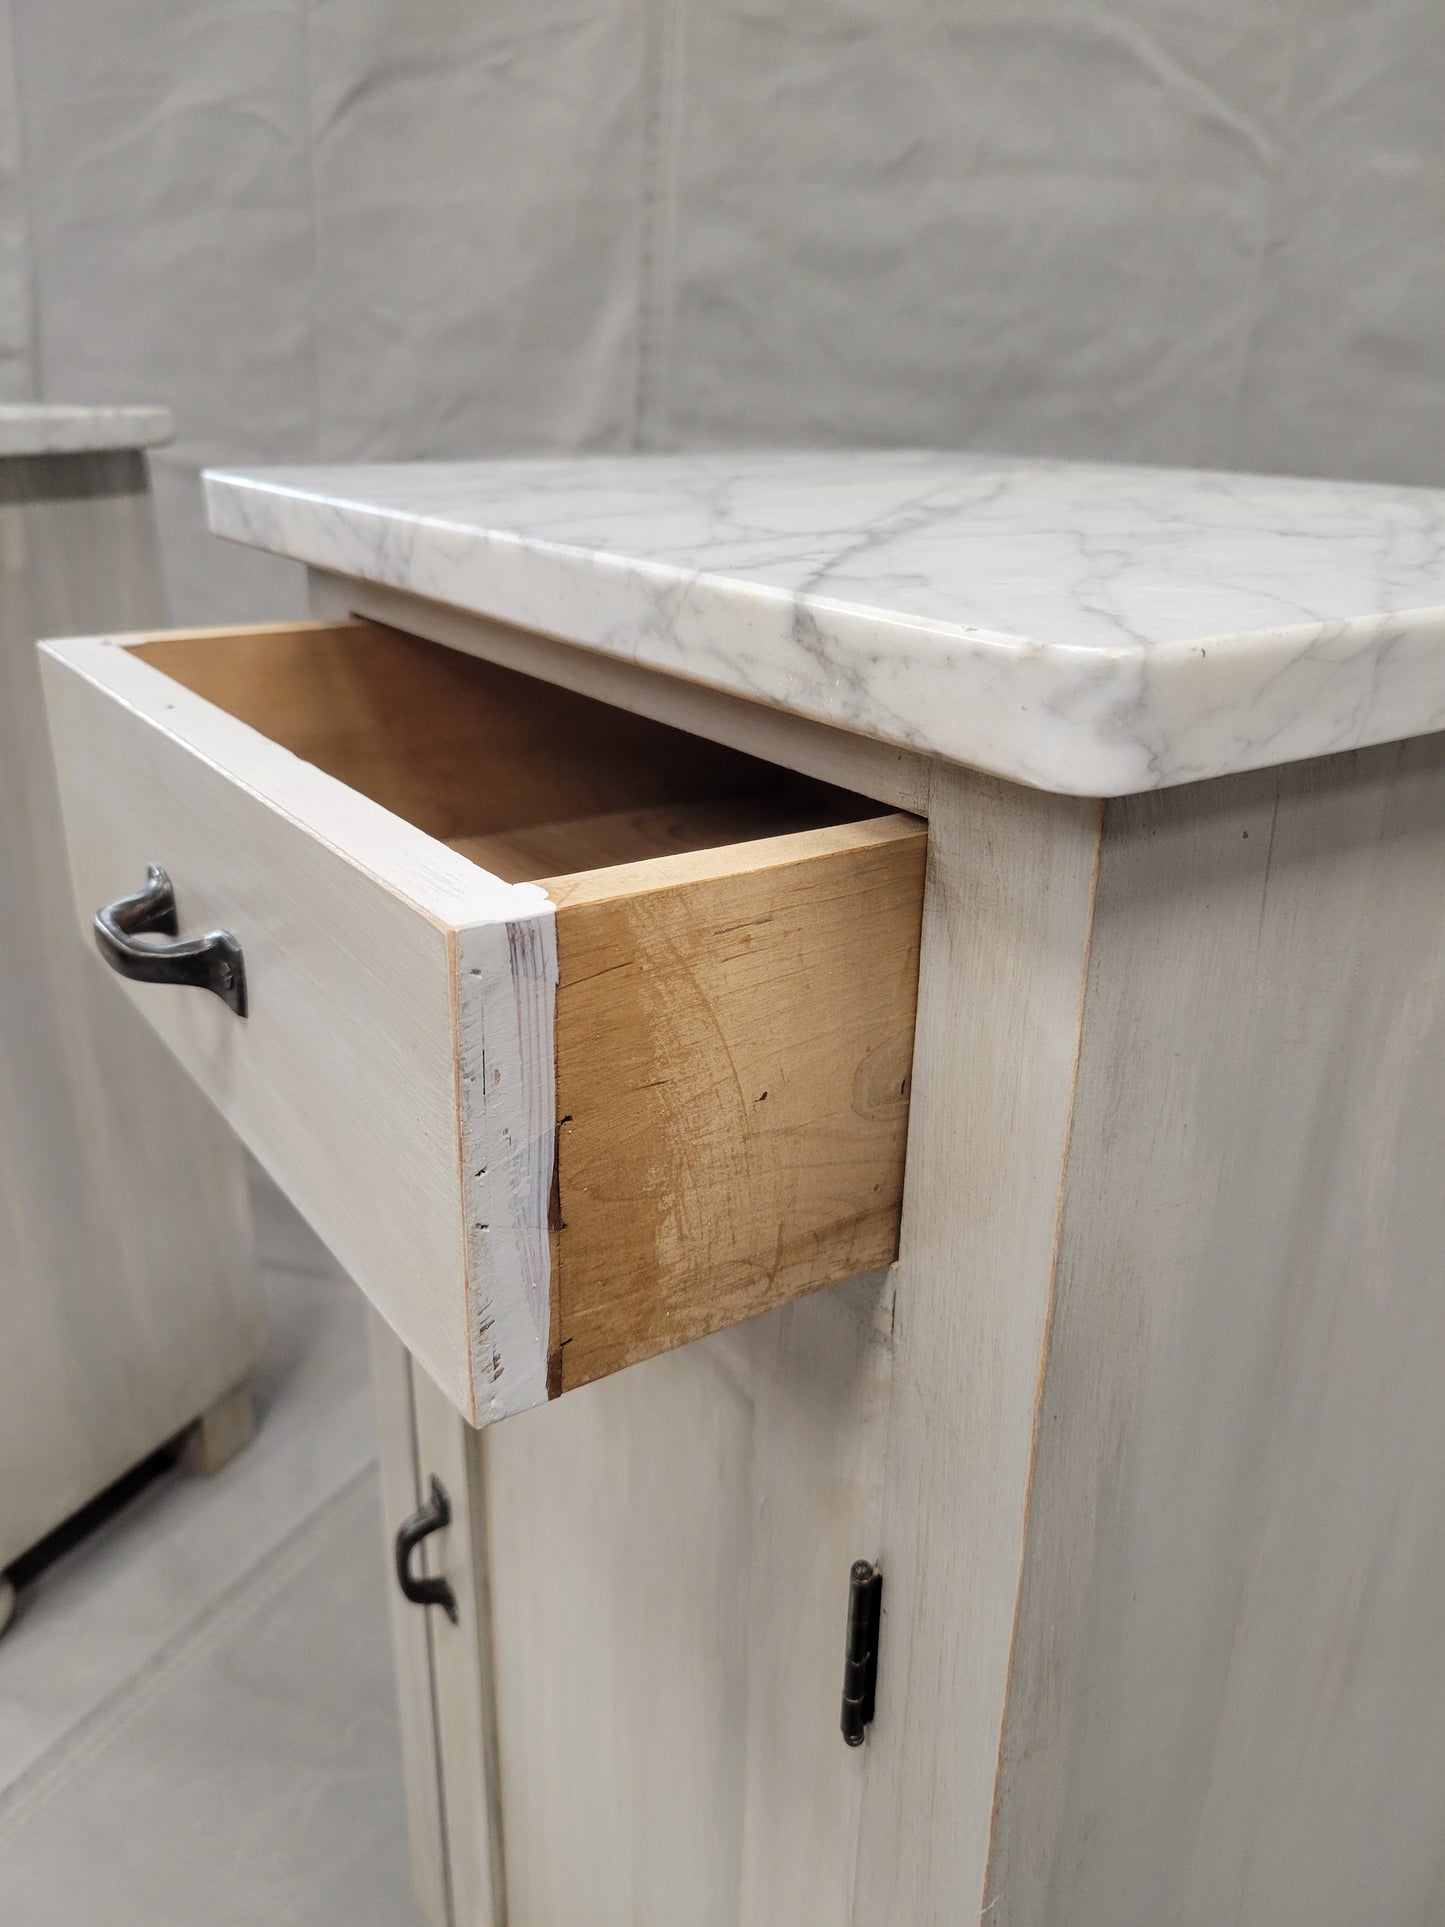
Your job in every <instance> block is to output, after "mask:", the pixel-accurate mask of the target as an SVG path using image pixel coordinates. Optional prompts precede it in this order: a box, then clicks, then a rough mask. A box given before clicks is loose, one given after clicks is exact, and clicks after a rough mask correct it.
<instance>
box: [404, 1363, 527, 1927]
mask: <svg viewBox="0 0 1445 1927" xmlns="http://www.w3.org/2000/svg"><path fill="white" fill-rule="evenodd" d="M412 1392H413V1400H414V1405H415V1412H416V1441H417V1463H418V1465H419V1467H420V1468H421V1473H422V1479H423V1482H424V1483H425V1484H426V1485H428V1486H429V1484H430V1480H431V1478H432V1477H433V1475H434V1476H435V1477H437V1478H439V1479H440V1480H441V1482H442V1485H443V1487H444V1488H445V1490H446V1493H447V1497H448V1499H449V1500H450V1503H451V1509H452V1517H451V1523H450V1525H448V1526H446V1527H444V1528H443V1529H442V1530H441V1531H440V1532H437V1533H435V1534H433V1536H432V1537H431V1539H430V1540H429V1541H428V1542H427V1559H428V1562H429V1563H428V1570H430V1571H434V1572H441V1573H445V1574H446V1577H447V1578H448V1580H450V1582H451V1586H452V1591H453V1592H454V1594H455V1595H456V1603H457V1619H456V1623H455V1625H454V1624H453V1623H452V1622H451V1621H450V1620H449V1619H448V1618H447V1617H446V1615H445V1614H444V1613H442V1612H438V1611H435V1610H433V1609H432V1608H430V1607H428V1608H426V1615H427V1617H428V1619H429V1620H430V1621H431V1626H430V1629H429V1635H430V1639H431V1648H432V1664H433V1668H434V1694H435V1705H436V1735H437V1756H438V1760H439V1762H440V1769H441V1794H442V1810H443V1816H444V1821H445V1827H446V1841H447V1884H448V1888H449V1892H450V1896H451V1905H452V1915H453V1918H454V1920H455V1922H456V1924H457V1927H504V1923H505V1922H507V1921H509V1920H510V1921H512V1922H513V1923H515V1922H516V1919H517V1916H516V1914H515V1913H513V1912H512V1911H510V1910H509V1908H508V1905H507V1894H506V1839H505V1834H504V1830H503V1826H502V1818H501V1786H500V1769H499V1766H498V1758H497V1718H496V1697H495V1692H494V1687H493V1668H494V1642H493V1634H492V1595H491V1567H490V1562H489V1559H488V1554H487V1537H486V1512H485V1507H484V1506H483V1505H480V1504H479V1503H478V1501H479V1498H480V1496H481V1494H482V1490H483V1483H482V1475H481V1454H482V1450H483V1446H484V1442H485V1439H486V1437H487V1434H485V1433H481V1432H476V1431H474V1430H473V1429H472V1428H471V1427H470V1426H469V1425H467V1424H466V1423H465V1422H464V1421H463V1420H462V1419H461V1418H460V1417H459V1415H458V1414H457V1412H456V1411H455V1410H454V1409H453V1407H452V1406H451V1405H450V1404H449V1403H448V1401H447V1400H446V1399H445V1398H443V1397H442V1395H441V1393H440V1392H439V1391H438V1390H437V1389H436V1387H435V1386H434V1385H433V1384H431V1383H430V1381H429V1380H428V1379H427V1378H426V1376H425V1374H424V1373H421V1372H414V1373H413V1383H412ZM420 1610H421V1609H420V1608H418V1607H416V1606H413V1607H412V1608H411V1611H413V1612H417V1611H420Z"/></svg>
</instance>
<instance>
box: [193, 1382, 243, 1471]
mask: <svg viewBox="0 0 1445 1927" xmlns="http://www.w3.org/2000/svg"><path fill="white" fill-rule="evenodd" d="M255 1436H256V1405H255V1401H254V1400H253V1399H252V1397H251V1392H250V1388H249V1387H248V1386H245V1385H235V1386H232V1388H231V1390H230V1391H229V1392H223V1393H222V1394H221V1396H220V1397H219V1398H218V1399H215V1400H213V1402H212V1403H211V1404H210V1405H208V1406H207V1407H206V1409H205V1411H204V1412H199V1413H197V1415H196V1418H195V1421H194V1423H193V1424H192V1425H191V1428H190V1430H189V1431H188V1432H187V1433H186V1436H185V1441H184V1443H183V1444H182V1446H181V1453H180V1463H181V1466H182V1469H183V1470H184V1471H186V1472H189V1473H190V1474H191V1475H192V1476H193V1477H194V1478H198V1479H210V1478H214V1477H215V1475H216V1473H218V1472H224V1470H225V1469H226V1467H227V1466H228V1465H229V1464H230V1463H231V1461H232V1459H234V1458H236V1457H237V1456H238V1455H239V1454H240V1453H242V1452H244V1451H245V1449H246V1447H247V1446H248V1445H249V1444H250V1443H251V1440H252V1439H253V1438H254V1437H255Z"/></svg>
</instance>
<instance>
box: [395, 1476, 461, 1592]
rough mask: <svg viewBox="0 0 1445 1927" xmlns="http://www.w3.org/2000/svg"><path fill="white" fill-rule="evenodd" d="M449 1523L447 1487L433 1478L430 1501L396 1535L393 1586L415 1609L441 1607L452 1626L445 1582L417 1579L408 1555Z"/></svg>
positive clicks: (405, 1522)
mask: <svg viewBox="0 0 1445 1927" xmlns="http://www.w3.org/2000/svg"><path fill="white" fill-rule="evenodd" d="M451 1522H452V1504H451V1500H450V1499H449V1498H448V1497H447V1493H446V1487H445V1486H444V1485H443V1484H442V1482H441V1480H440V1479H439V1478H437V1477H436V1475H435V1474H433V1475H432V1482H431V1497H430V1499H428V1500H427V1502H426V1504H425V1505H421V1506H418V1507H417V1509H416V1511H415V1512H413V1513H412V1515H411V1517H410V1518H409V1519H404V1520H403V1521H402V1523H401V1527H400V1529H399V1530H398V1532H397V1535H396V1583H397V1584H398V1585H399V1586H400V1587H401V1590H402V1593H403V1594H404V1596H405V1597H406V1598H408V1599H409V1600H411V1602H412V1604H413V1605H415V1606H440V1607H441V1609H442V1611H443V1612H444V1613H445V1614H446V1616H447V1618H448V1619H449V1620H450V1621H451V1622H452V1624H453V1625H454V1626H455V1625H456V1623H457V1596H456V1594H455V1593H454V1592H453V1591H452V1589H451V1586H450V1585H449V1584H448V1582H447V1581H446V1580H445V1579H431V1578H417V1576H416V1575H415V1574H414V1573H413V1572H412V1569H411V1555H412V1554H413V1553H414V1552H415V1551H416V1549H417V1547H418V1546H419V1545H420V1544H421V1542H422V1540H423V1539H425V1538H426V1537H427V1536H428V1535H429V1534H430V1533H433V1532H440V1530H441V1528H442V1527H443V1526H449V1525H450V1524H451Z"/></svg>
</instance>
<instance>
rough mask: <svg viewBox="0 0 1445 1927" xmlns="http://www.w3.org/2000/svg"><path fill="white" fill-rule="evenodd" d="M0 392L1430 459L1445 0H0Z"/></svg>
mask: <svg viewBox="0 0 1445 1927" xmlns="http://www.w3.org/2000/svg"><path fill="white" fill-rule="evenodd" d="M0 10H3V11H0V399H6V400H25V399H28V398H36V399H40V400H49V401H164V402H168V403H170V404H171V405H172V406H173V407H174V408H175V410H176V414H177V420H178V437H177V440H176V443H175V445H174V447H173V448H171V449H169V450H166V451H164V452H162V453H161V454H159V455H158V456H157V458H156V461H155V472H156V482H157V491H158V496H159V500H160V505H161V511H162V523H163V530H164V537H165V545H166V559H167V566H168V570H169V575H170V583H171V591H172V600H173V604H174V613H175V615H176V617H177V619H178V620H182V621H190V620H211V619H214V620H228V619H246V618H249V617H264V616H269V615H285V614H288V613H290V612H292V611H293V610H295V609H297V608H299V607H300V606H301V603H302V598H301V586H300V579H299V575H298V573H297V572H296V571H295V570H294V569H293V568H291V567H290V566H288V565H284V564H281V563H278V562H276V561H274V560H268V559H267V558H264V557H257V556H253V555H249V554H247V553H246V552H245V551H241V550H236V549H232V548H229V547H227V546H226V545H223V544H220V543H217V542H215V541H213V540H211V539H210V538H208V537H206V536H205V535H204V534H203V532H202V527H201V517H200V504H199V498H198V492H197V488H196V472H197V469H198V468H199V467H200V466H202V465H203V464H205V463H207V462H228V463H260V462H272V461H305V460H312V459H317V458H325V459H351V458H362V459H367V460H376V459H385V458H388V457H398V458H401V457H417V456H449V455H450V456H457V455H476V454H486V453H499V454H500V453H517V452H526V451H531V450H548V451H551V450H568V449H618V448H637V449H663V448H685V447H696V446H716V445H719V444H726V443H741V444H756V443H763V442H767V443H774V444H803V443H825V444H826V443H843V442H861V443H886V442H917V443H930V444H938V445H946V446H960V447H969V448H988V449H997V450H1012V451H1023V452H1050V453H1057V454H1069V455H1092V456H1102V457H1129V458H1137V459H1144V460H1151V461H1156V460H1157V461H1167V462H1181V463H1200V464H1208V465H1220V464H1223V465H1230V466H1238V467H1259V468H1266V469H1277V470H1293V471H1297V472H1308V473H1320V474H1338V475H1357V476H1366V477H1379V478H1391V479H1397V480H1405V481H1434V482H1445V5H1442V0H1114V3H1113V4H1107V3H1106V0H1074V3H1073V4H1070V3H1069V0H1052V4H1049V3H1046V0H992V4H989V3H987V0H691V3H689V0H596V4H591V5H587V4H582V0H0Z"/></svg>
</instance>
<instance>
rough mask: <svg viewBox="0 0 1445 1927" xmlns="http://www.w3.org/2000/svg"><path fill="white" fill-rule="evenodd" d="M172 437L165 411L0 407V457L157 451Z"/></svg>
mask: <svg viewBox="0 0 1445 1927" xmlns="http://www.w3.org/2000/svg"><path fill="white" fill-rule="evenodd" d="M174 433H175V423H174V421H173V420H172V417H171V411H170V409H169V408H69V407H62V406H58V405H57V406H51V405H49V404H46V403H41V402H20V403H15V404H13V405H10V406H6V407H0V455H93V454H97V453H99V452H100V451H101V450H103V449H112V448H158V447H159V446H160V445H161V443H163V442H168V441H169V440H170V439H171V437H172V435H174Z"/></svg>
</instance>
